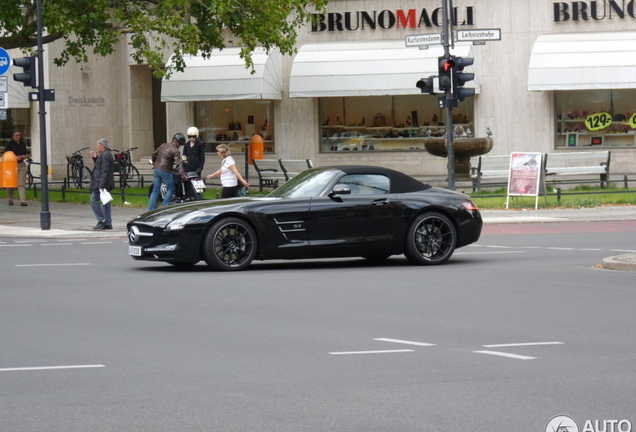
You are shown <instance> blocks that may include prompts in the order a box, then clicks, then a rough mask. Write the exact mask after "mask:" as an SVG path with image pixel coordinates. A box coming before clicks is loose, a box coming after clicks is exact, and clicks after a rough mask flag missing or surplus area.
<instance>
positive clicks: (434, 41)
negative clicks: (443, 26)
mask: <svg viewBox="0 0 636 432" xmlns="http://www.w3.org/2000/svg"><path fill="white" fill-rule="evenodd" d="M405 42H406V46H407V47H412V46H421V45H427V46H428V45H441V43H442V34H441V33H430V34H423V35H411V36H406V38H405Z"/></svg>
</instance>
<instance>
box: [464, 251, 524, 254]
mask: <svg viewBox="0 0 636 432" xmlns="http://www.w3.org/2000/svg"><path fill="white" fill-rule="evenodd" d="M519 253H525V251H505V252H455V253H454V254H453V255H501V254H519Z"/></svg>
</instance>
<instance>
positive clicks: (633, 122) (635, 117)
mask: <svg viewBox="0 0 636 432" xmlns="http://www.w3.org/2000/svg"><path fill="white" fill-rule="evenodd" d="M629 125H630V126H631V127H632V128H634V129H636V113H634V114H632V116H631V117H630V118H629Z"/></svg>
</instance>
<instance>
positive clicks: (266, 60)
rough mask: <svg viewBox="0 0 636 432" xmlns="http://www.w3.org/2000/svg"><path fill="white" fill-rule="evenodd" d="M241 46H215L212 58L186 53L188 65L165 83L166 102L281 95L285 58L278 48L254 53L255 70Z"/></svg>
mask: <svg viewBox="0 0 636 432" xmlns="http://www.w3.org/2000/svg"><path fill="white" fill-rule="evenodd" d="M239 52H240V48H225V49H224V50H222V51H220V50H214V51H213V52H212V55H211V56H210V58H209V59H204V58H203V57H190V56H188V57H185V56H184V60H185V63H186V68H185V70H184V71H183V72H175V73H173V74H172V76H171V77H170V78H169V79H164V80H163V82H162V85H161V101H162V102H186V101H207V100H243V99H281V98H282V88H283V85H282V82H283V80H282V73H281V71H282V61H281V55H280V52H279V51H278V50H272V51H270V53H269V54H267V52H266V51H265V49H264V48H257V49H256V50H255V51H254V52H253V53H252V60H253V61H254V70H255V73H254V74H251V73H250V72H251V70H250V69H248V68H246V67H245V60H243V59H242V58H241V57H239Z"/></svg>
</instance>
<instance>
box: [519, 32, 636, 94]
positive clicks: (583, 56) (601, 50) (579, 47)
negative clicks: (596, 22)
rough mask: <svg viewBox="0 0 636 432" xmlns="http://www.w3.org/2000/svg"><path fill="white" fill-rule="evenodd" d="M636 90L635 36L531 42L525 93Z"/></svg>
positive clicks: (577, 36)
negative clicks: (537, 91) (532, 43)
mask: <svg viewBox="0 0 636 432" xmlns="http://www.w3.org/2000/svg"><path fill="white" fill-rule="evenodd" d="M628 88H636V32H611V33H564V34H546V35H541V36H539V37H538V38H537V40H536V41H535V42H534V46H533V47H532V54H531V55H530V66H529V69H528V90H531V91H532V90H539V91H540V90H604V89H607V90H609V89H628Z"/></svg>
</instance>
